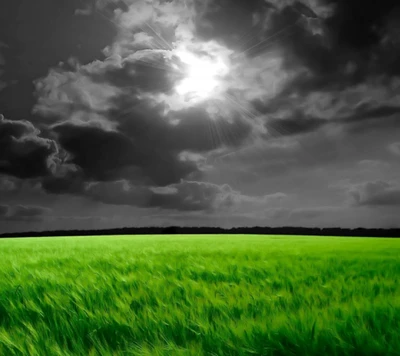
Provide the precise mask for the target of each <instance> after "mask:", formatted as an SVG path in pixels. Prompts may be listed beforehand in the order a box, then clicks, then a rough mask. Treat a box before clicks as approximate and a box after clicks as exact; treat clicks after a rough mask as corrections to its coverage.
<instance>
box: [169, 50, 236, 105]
mask: <svg viewBox="0 0 400 356" xmlns="http://www.w3.org/2000/svg"><path fill="white" fill-rule="evenodd" d="M176 54H177V57H178V58H179V59H180V60H181V61H182V62H183V63H184V64H185V66H186V70H185V77H184V78H183V80H182V81H181V82H180V83H179V84H178V85H177V86H176V91H177V93H178V94H179V95H182V96H184V97H189V98H191V99H195V100H202V99H206V98H208V97H210V96H212V95H213V94H215V93H216V91H217V89H218V87H219V86H220V84H221V77H222V76H223V75H225V74H226V73H227V69H228V68H227V66H226V64H225V63H223V61H222V60H221V59H216V60H213V59H211V58H209V57H206V56H203V57H201V56H197V55H195V54H194V53H191V52H189V51H186V50H181V51H177V53H176Z"/></svg>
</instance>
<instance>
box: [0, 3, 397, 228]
mask: <svg viewBox="0 0 400 356" xmlns="http://www.w3.org/2000/svg"><path fill="white" fill-rule="evenodd" d="M399 177H400V4H398V1H396V0H381V1H379V2H367V1H362V0H298V1H293V0H252V1H244V0H154V1H151V0H69V1H63V0H36V1H32V0H4V1H1V3H0V233H7V232H19V231H43V230H57V229H62V230H66V229H106V228H117V227H130V226H132V227H134V226H170V225H179V226H219V227H226V228H230V227H236V226H304V227H342V228H355V227H364V228H396V227H397V228H398V227H400V219H399V218H398V216H399V213H400V179H399Z"/></svg>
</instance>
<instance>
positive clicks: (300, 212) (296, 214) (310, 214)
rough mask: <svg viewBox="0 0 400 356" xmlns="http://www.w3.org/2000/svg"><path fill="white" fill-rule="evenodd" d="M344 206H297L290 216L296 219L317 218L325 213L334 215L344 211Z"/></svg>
mask: <svg viewBox="0 0 400 356" xmlns="http://www.w3.org/2000/svg"><path fill="white" fill-rule="evenodd" d="M343 209H344V208H343V207H330V206H325V207H324V206H323V207H313V208H297V209H293V210H292V211H291V212H290V214H289V218H294V219H316V218H320V217H321V216H323V215H332V214H337V213H338V212H341V211H343Z"/></svg>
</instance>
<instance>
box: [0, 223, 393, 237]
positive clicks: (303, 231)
mask: <svg viewBox="0 0 400 356" xmlns="http://www.w3.org/2000/svg"><path fill="white" fill-rule="evenodd" d="M159 234H165V235H173V234H252V235H318V236H349V237H351V236H353V237H391V238H400V229H364V228H356V229H342V228H306V227H260V226H256V227H239V228H231V229H223V228H219V227H179V226H170V227H133V228H129V227H125V228H119V229H108V230H63V231H61V230H60V231H40V232H37V231H35V232H32V231H31V232H20V233H9V234H0V238H4V237H51V236H90V235H159Z"/></svg>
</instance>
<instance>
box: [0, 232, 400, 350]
mask: <svg viewBox="0 0 400 356" xmlns="http://www.w3.org/2000/svg"><path fill="white" fill-rule="evenodd" d="M399 256H400V239H370V238H368V239H362V238H335V237H293V236H292V237H291V236H286V237H278V236H243V235H234V236H228V235H225V236H200V235H197V236H196V235H194V236H193V235H192V236H110V237H68V238H42V239H2V240H0V355H7V356H11V355H40V356H47V355H151V356H155V355H321V356H322V355H385V356H386V355H400V285H399V279H400V258H399Z"/></svg>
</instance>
